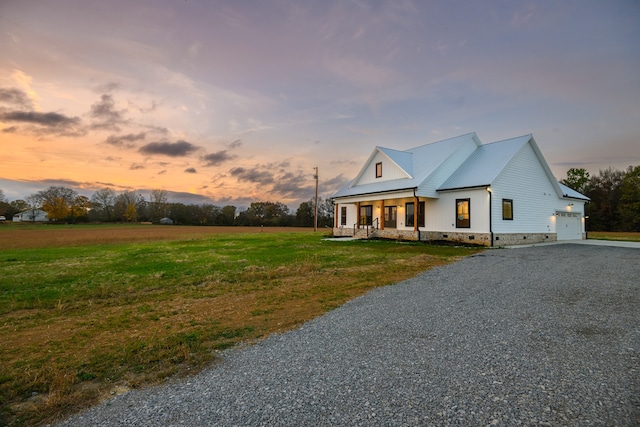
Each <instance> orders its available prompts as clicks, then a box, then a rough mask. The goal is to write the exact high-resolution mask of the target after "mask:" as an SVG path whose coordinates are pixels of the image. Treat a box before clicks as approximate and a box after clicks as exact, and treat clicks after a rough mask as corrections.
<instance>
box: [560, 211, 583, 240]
mask: <svg viewBox="0 0 640 427" xmlns="http://www.w3.org/2000/svg"><path fill="white" fill-rule="evenodd" d="M556 233H557V239H558V240H580V239H582V230H581V227H580V214H579V213H571V212H558V213H556Z"/></svg>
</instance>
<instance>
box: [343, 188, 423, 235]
mask: <svg viewBox="0 0 640 427" xmlns="http://www.w3.org/2000/svg"><path fill="white" fill-rule="evenodd" d="M425 206H426V203H425V201H424V198H422V200H421V198H419V197H417V196H411V197H394V198H384V199H383V198H380V199H368V200H367V199H362V200H355V201H352V200H336V202H335V216H334V218H335V223H334V229H333V234H334V235H335V236H350V237H358V238H371V237H382V238H390V239H401V240H419V239H420V228H421V227H422V228H423V229H424V226H425V218H426V212H425V210H426V209H425Z"/></svg>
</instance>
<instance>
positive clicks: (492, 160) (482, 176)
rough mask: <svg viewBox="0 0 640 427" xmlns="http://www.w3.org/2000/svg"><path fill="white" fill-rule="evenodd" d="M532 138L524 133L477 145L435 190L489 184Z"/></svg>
mask: <svg viewBox="0 0 640 427" xmlns="http://www.w3.org/2000/svg"><path fill="white" fill-rule="evenodd" d="M532 138H533V137H532V136H531V135H524V136H520V137H517V138H512V139H507V140H504V141H499V142H493V143H490V144H484V145H482V146H480V147H478V149H477V150H476V151H474V152H473V154H471V156H469V158H468V159H467V160H466V161H465V162H464V163H463V164H462V166H460V167H459V168H458V170H456V171H455V172H454V173H453V174H452V175H451V176H450V177H449V179H447V180H446V181H445V182H444V183H443V184H442V185H441V186H440V187H439V188H438V190H437V191H445V190H456V189H461V188H472V187H487V186H490V185H491V184H492V183H493V181H495V179H496V178H497V177H498V175H499V174H500V172H502V170H503V169H504V168H505V167H506V166H507V164H508V163H509V162H510V161H511V159H512V158H513V157H514V156H515V155H516V153H518V151H520V149H521V148H522V147H523V146H524V145H525V144H527V143H528V142H529V141H530V140H531V139H532Z"/></svg>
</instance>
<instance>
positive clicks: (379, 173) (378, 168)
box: [376, 162, 382, 178]
mask: <svg viewBox="0 0 640 427" xmlns="http://www.w3.org/2000/svg"><path fill="white" fill-rule="evenodd" d="M381 177H382V162H378V163H376V178H381Z"/></svg>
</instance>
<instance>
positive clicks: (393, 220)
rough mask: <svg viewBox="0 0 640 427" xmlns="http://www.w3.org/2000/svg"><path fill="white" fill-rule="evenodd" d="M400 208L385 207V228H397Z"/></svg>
mask: <svg viewBox="0 0 640 427" xmlns="http://www.w3.org/2000/svg"><path fill="white" fill-rule="evenodd" d="M397 222H398V208H397V207H396V206H385V207H384V228H397V226H398V225H397Z"/></svg>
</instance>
